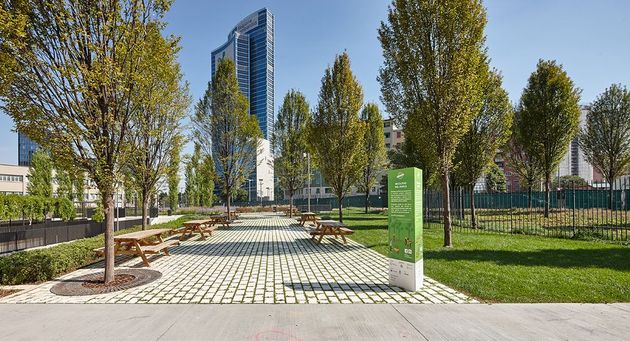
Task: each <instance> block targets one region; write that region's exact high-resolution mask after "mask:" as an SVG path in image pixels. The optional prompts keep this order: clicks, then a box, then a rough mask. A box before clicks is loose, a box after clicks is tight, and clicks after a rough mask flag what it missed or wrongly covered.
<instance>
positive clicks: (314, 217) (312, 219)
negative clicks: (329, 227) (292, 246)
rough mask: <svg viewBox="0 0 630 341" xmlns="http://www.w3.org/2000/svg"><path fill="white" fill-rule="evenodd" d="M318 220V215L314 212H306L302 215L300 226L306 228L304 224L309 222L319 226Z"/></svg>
mask: <svg viewBox="0 0 630 341" xmlns="http://www.w3.org/2000/svg"><path fill="white" fill-rule="evenodd" d="M317 219H319V218H318V217H317V215H315V213H313V212H304V213H302V215H301V217H300V225H302V226H304V224H306V223H307V222H309V221H310V222H312V223H314V224H317Z"/></svg>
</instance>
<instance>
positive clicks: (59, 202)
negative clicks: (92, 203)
mask: <svg viewBox="0 0 630 341" xmlns="http://www.w3.org/2000/svg"><path fill="white" fill-rule="evenodd" d="M76 215H77V211H76V210H75V209H74V204H73V203H72V201H70V200H69V199H67V198H57V199H56V200H55V216H57V217H59V218H61V220H63V221H69V220H72V219H74V218H75V217H76Z"/></svg>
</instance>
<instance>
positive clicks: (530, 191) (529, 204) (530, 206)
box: [527, 186, 532, 208]
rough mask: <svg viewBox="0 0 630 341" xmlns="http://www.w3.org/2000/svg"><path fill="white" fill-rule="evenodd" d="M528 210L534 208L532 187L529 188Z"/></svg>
mask: <svg viewBox="0 0 630 341" xmlns="http://www.w3.org/2000/svg"><path fill="white" fill-rule="evenodd" d="M527 208H532V186H528V187H527Z"/></svg>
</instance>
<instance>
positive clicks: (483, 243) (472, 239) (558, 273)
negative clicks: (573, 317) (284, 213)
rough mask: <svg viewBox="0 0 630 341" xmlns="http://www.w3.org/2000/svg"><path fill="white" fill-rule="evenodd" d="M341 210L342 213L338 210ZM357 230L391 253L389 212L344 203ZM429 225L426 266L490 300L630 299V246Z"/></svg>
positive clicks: (362, 238) (367, 242) (447, 280)
mask: <svg viewBox="0 0 630 341" xmlns="http://www.w3.org/2000/svg"><path fill="white" fill-rule="evenodd" d="M332 218H336V214H334V215H333V216H332ZM344 222H345V223H347V224H348V225H350V226H351V227H352V229H353V230H355V233H354V234H353V235H352V236H351V238H352V239H353V240H355V241H357V242H359V243H362V244H364V245H366V246H367V247H369V248H371V249H373V250H375V251H377V252H379V253H381V254H384V255H386V254H387V216H386V215H384V214H378V213H371V214H367V215H366V214H364V213H361V212H360V211H358V210H349V211H348V212H346V211H344ZM442 243H443V230H442V227H441V225H437V224H428V225H425V227H424V260H425V263H424V267H425V274H426V275H427V276H429V277H431V278H434V279H435V280H438V281H440V282H442V283H444V284H446V285H448V286H450V287H452V288H454V289H457V290H460V291H462V292H465V293H467V294H469V295H472V296H474V297H476V298H478V299H480V300H482V301H486V302H592V303H594V302H630V247H628V246H624V245H621V244H615V243H610V242H597V241H582V240H568V239H557V238H545V237H539V236H527V235H509V234H494V233H464V232H461V233H454V234H453V243H454V247H453V248H444V247H442Z"/></svg>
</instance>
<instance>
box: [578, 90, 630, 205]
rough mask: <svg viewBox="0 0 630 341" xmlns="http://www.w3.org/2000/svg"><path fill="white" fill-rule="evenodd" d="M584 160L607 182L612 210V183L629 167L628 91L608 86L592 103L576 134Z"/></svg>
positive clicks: (629, 123)
mask: <svg viewBox="0 0 630 341" xmlns="http://www.w3.org/2000/svg"><path fill="white" fill-rule="evenodd" d="M579 143H580V147H581V148H582V150H583V151H584V156H585V157H586V160H587V161H588V162H589V163H590V164H592V165H593V166H594V167H595V168H597V170H598V171H599V172H600V173H601V174H602V175H603V176H604V178H605V179H606V182H608V184H609V187H608V190H609V191H610V192H609V196H608V207H609V208H610V209H613V183H614V182H615V179H617V177H618V176H619V175H622V174H623V172H624V171H625V170H626V169H627V168H628V167H630V91H628V89H627V88H625V87H621V85H616V84H613V85H611V86H610V87H609V88H608V89H606V91H604V93H603V94H601V95H599V97H598V98H597V99H596V100H595V102H593V104H592V105H591V108H590V110H589V111H588V113H587V115H586V126H585V127H584V129H583V130H582V131H581V133H580V135H579Z"/></svg>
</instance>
